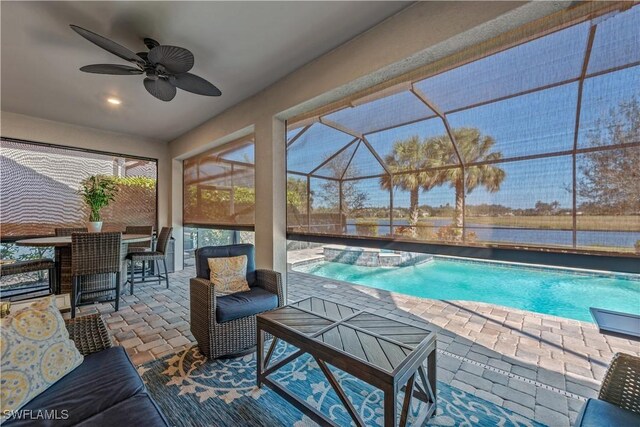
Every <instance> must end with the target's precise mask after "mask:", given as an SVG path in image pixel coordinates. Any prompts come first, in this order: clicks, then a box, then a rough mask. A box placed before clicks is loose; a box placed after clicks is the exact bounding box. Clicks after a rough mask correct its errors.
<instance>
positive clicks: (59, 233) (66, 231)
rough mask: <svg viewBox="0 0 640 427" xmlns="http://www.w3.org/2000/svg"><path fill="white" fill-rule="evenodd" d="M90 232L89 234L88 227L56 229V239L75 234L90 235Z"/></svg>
mask: <svg viewBox="0 0 640 427" xmlns="http://www.w3.org/2000/svg"><path fill="white" fill-rule="evenodd" d="M88 232H89V229H88V228H87V227H75V228H73V227H67V228H56V237H64V236H71V235H72V234H73V233H88Z"/></svg>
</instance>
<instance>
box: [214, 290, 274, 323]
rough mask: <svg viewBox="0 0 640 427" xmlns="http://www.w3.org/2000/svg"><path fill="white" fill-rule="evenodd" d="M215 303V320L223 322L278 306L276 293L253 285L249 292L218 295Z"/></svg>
mask: <svg viewBox="0 0 640 427" xmlns="http://www.w3.org/2000/svg"><path fill="white" fill-rule="evenodd" d="M216 305H217V307H216V321H217V322H218V323H224V322H229V321H231V320H235V319H240V318H243V317H247V316H253V315H256V314H258V313H262V312H264V311H269V310H273V309H274V308H276V307H277V306H278V295H276V294H273V293H271V292H269V291H266V290H264V289H262V288H259V287H254V288H252V289H251V290H250V291H249V292H238V293H235V294H231V295H226V296H223V297H219V298H217V299H216Z"/></svg>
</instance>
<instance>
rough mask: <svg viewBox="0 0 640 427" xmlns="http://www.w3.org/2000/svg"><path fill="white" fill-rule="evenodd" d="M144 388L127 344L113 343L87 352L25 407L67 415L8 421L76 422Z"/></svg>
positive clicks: (23, 422)
mask: <svg viewBox="0 0 640 427" xmlns="http://www.w3.org/2000/svg"><path fill="white" fill-rule="evenodd" d="M144 390H145V388H144V384H143V382H142V379H141V378H140V376H139V375H138V372H137V371H136V369H135V368H134V367H133V364H132V363H131V360H130V359H129V356H128V355H127V353H126V352H125V350H124V348H122V347H113V348H109V349H107V350H103V351H100V352H97V353H92V354H90V355H88V356H85V358H84V362H83V363H82V364H81V365H80V366H78V367H77V368H76V369H75V370H74V371H72V372H71V373H69V374H68V375H67V376H65V377H64V378H62V379H61V380H60V381H58V382H57V383H55V384H54V385H52V386H51V387H49V389H48V390H47V391H45V392H44V393H42V394H40V395H39V396H37V397H36V398H35V399H33V400H32V401H30V402H29V403H27V404H26V405H25V406H24V407H23V409H25V410H31V411H32V413H35V412H37V411H38V410H47V411H52V410H53V411H57V413H58V414H62V411H63V410H65V411H66V412H67V414H68V417H67V419H60V420H55V421H46V420H38V421H37V422H34V421H33V420H15V419H9V420H8V421H7V423H5V424H6V425H16V426H17V425H25V426H26V425H29V426H34V425H37V426H48V425H55V426H56V427H57V426H66V425H74V424H77V423H78V422H80V421H82V420H85V419H87V418H90V417H92V416H94V415H96V414H97V413H99V412H102V411H104V410H106V409H107V408H110V407H111V406H113V405H115V404H117V403H120V402H122V401H124V400H125V399H128V398H130V397H131V396H133V395H135V394H137V393H139V392H141V391H144ZM5 424H3V425H5ZM114 425H115V424H114Z"/></svg>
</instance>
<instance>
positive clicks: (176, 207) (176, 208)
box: [158, 159, 184, 271]
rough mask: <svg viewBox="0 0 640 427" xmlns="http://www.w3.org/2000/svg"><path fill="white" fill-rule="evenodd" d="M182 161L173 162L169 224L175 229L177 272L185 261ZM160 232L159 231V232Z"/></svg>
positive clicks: (175, 160) (174, 160)
mask: <svg viewBox="0 0 640 427" xmlns="http://www.w3.org/2000/svg"><path fill="white" fill-rule="evenodd" d="M182 179H183V172H182V160H178V159H173V160H171V190H170V192H171V195H170V197H171V213H170V218H171V219H170V221H169V224H170V225H171V227H173V233H172V235H173V239H174V242H175V254H174V258H173V259H174V263H175V264H174V265H175V270H176V271H178V270H182V269H183V268H184V266H183V260H184V258H183V257H184V253H183V248H184V241H183V238H184V233H183V228H182ZM158 232H159V230H158Z"/></svg>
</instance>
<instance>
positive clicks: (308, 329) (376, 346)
mask: <svg viewBox="0 0 640 427" xmlns="http://www.w3.org/2000/svg"><path fill="white" fill-rule="evenodd" d="M257 333H258V336H257V345H258V346H257V372H258V375H257V376H258V378H257V382H258V387H260V386H261V385H262V384H266V385H267V386H269V388H271V389H272V390H274V391H275V392H276V393H278V394H279V395H281V396H282V397H283V398H285V399H286V400H287V401H288V402H289V403H291V404H292V405H294V406H295V407H297V408H298V409H299V410H300V411H302V412H303V413H304V414H306V415H307V416H308V417H309V418H311V419H312V420H314V421H315V422H317V423H318V424H320V425H329V426H335V425H336V424H335V422H333V421H332V420H331V419H329V418H328V417H326V416H325V415H323V414H322V413H320V412H319V411H318V410H317V409H316V408H313V407H312V406H311V405H309V404H308V403H307V402H306V401H304V400H302V399H300V398H299V397H297V396H295V395H294V394H292V393H290V392H289V391H288V390H287V389H286V388H285V387H283V386H282V385H281V384H279V383H278V382H277V381H274V380H271V379H270V378H269V376H270V375H271V374H273V373H274V372H276V371H277V370H278V369H280V368H282V367H283V366H285V365H286V364H288V363H290V362H291V361H293V360H295V359H296V358H298V357H300V356H302V355H303V354H306V353H308V354H309V355H311V356H312V357H313V358H314V359H315V361H316V363H317V364H318V366H319V367H320V370H321V371H322V373H323V374H324V375H325V377H326V378H327V380H328V381H329V384H331V386H332V387H333V389H334V390H335V392H336V394H337V395H338V397H339V398H340V400H341V402H342V404H343V405H344V406H345V408H346V410H347V412H348V413H349V415H350V416H351V418H352V419H353V421H354V423H355V424H356V425H357V426H364V423H363V421H362V419H361V418H360V416H359V415H358V412H357V411H356V409H355V408H354V407H353V405H352V403H351V401H350V400H349V399H348V398H347V395H346V394H345V392H344V390H343V389H342V387H341V386H340V384H339V383H338V381H337V380H336V378H335V377H334V375H333V373H332V372H331V371H330V370H329V368H328V366H327V364H331V365H332V366H334V367H336V368H338V369H341V370H342V371H344V372H347V373H348V374H350V375H353V376H354V377H356V378H358V379H360V380H362V381H364V382H366V383H368V384H370V385H372V386H374V387H377V388H379V389H381V390H382V391H383V393H384V426H385V427H391V426H394V427H395V426H397V425H400V426H405V425H406V423H407V415H408V412H409V407H410V403H411V398H412V397H415V398H417V399H420V400H422V401H423V402H425V403H427V410H426V411H423V412H422V413H421V418H423V420H421V421H420V423H423V422H424V421H426V420H427V419H428V418H429V417H431V415H433V414H434V412H435V409H436V398H435V396H436V333H435V332H432V331H429V330H428V329H423V328H418V327H416V326H412V325H409V324H406V323H403V322H398V321H395V320H391V319H387V318H385V317H382V316H378V315H376V314H374V313H370V312H368V311H363V310H357V309H354V308H351V307H348V306H346V305H343V304H338V303H335V302H332V301H327V300H324V299H321V298H316V297H311V298H307V299H304V300H301V301H298V302H296V303H293V304H289V305H287V306H285V307H281V308H279V309H276V310H273V311H269V312H266V313H262V314H259V315H258V316H257ZM266 334H271V335H272V336H273V341H272V342H271V345H270V347H269V349H268V351H267V353H266V355H265V354H264V344H265V339H266ZM279 340H282V341H286V342H287V343H289V344H291V345H293V346H294V347H296V348H297V349H298V350H297V351H295V352H294V353H292V354H291V355H289V356H287V357H285V358H283V359H282V360H280V361H278V362H276V363H274V364H273V365H272V366H269V362H270V359H271V356H272V355H273V351H274V349H275V347H276V345H277V343H278V341H279ZM425 362H426V364H427V367H426V370H425V367H424V363H425ZM425 371H426V372H425ZM403 389H404V391H405V395H404V400H403V404H402V409H401V410H400V414H399V415H400V417H399V418H400V419H399V420H398V407H397V405H396V401H397V398H398V394H399V393H400V391H402V390H403ZM419 425H420V424H419Z"/></svg>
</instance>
